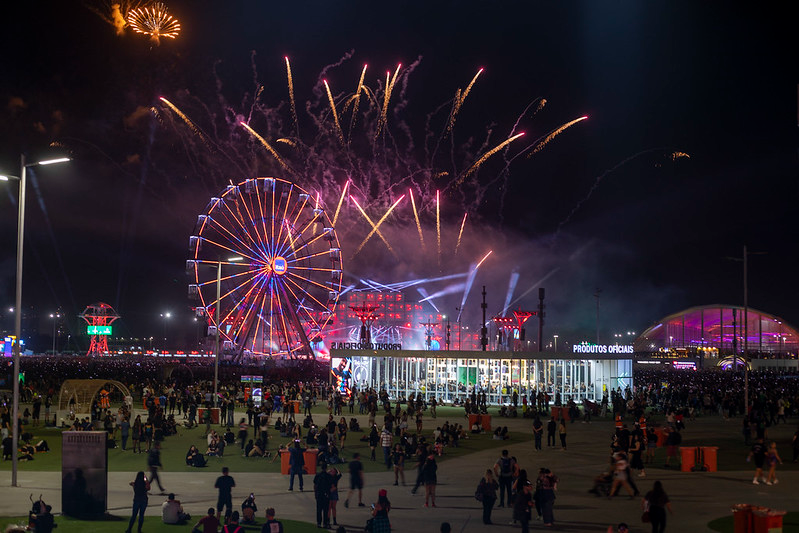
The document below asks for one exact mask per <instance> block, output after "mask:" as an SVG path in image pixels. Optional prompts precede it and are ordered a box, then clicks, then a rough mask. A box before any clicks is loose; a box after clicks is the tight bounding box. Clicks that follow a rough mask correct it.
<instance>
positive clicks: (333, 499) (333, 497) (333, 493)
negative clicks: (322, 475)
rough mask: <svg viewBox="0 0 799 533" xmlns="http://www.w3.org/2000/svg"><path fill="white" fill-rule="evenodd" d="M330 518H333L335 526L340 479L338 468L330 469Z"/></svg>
mask: <svg viewBox="0 0 799 533" xmlns="http://www.w3.org/2000/svg"><path fill="white" fill-rule="evenodd" d="M329 473H330V518H331V519H332V520H333V525H334V526H337V525H338V522H336V505H337V504H338V482H339V480H340V479H341V473H339V471H338V469H336V468H331V469H330V472H329Z"/></svg>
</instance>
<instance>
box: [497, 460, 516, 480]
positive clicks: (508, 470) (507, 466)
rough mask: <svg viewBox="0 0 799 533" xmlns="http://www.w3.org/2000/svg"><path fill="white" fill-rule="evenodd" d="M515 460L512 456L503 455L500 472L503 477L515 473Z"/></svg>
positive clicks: (500, 461)
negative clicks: (513, 460)
mask: <svg viewBox="0 0 799 533" xmlns="http://www.w3.org/2000/svg"><path fill="white" fill-rule="evenodd" d="M512 467H513V462H512V460H511V458H510V457H501V458H500V459H499V473H500V475H501V476H502V477H508V476H510V475H512V474H513V468H512Z"/></svg>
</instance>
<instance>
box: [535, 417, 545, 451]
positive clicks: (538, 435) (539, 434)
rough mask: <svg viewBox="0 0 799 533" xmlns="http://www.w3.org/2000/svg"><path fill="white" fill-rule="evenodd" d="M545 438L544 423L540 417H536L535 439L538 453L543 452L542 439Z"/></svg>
mask: <svg viewBox="0 0 799 533" xmlns="http://www.w3.org/2000/svg"><path fill="white" fill-rule="evenodd" d="M543 436H544V423H543V422H541V418H539V416H538V415H535V420H534V421H533V439H534V440H535V449H536V451H539V452H540V451H541V439H542V438H543Z"/></svg>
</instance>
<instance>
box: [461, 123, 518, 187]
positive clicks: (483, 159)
mask: <svg viewBox="0 0 799 533" xmlns="http://www.w3.org/2000/svg"><path fill="white" fill-rule="evenodd" d="M523 135H524V132H521V133H517V134H516V135H514V136H513V137H509V138H507V139H505V140H504V141H502V142H501V143H499V144H498V145H496V146H495V147H494V148H492V149H491V150H489V151H487V152H486V153H485V154H483V156H482V157H481V158H480V159H478V160H477V161H476V162H475V163H474V164H473V165H472V166H470V167H469V169H468V170H467V171H466V172H464V173H463V174H462V175H461V177H460V178H458V179H457V180H456V181H455V183H453V184H452V185H453V186H455V187H457V186H458V185H460V184H461V183H463V180H465V179H466V178H468V177H469V176H471V175H472V174H473V173H474V172H475V171H476V170H477V169H478V168H480V165H482V164H483V163H485V162H486V161H487V160H488V158H489V157H491V156H492V155H494V154H496V153H497V152H499V151H500V150H502V149H503V148H505V147H506V146H507V145H509V144H510V143H512V142H513V141H515V140H516V139H518V138H519V137H521V136H523Z"/></svg>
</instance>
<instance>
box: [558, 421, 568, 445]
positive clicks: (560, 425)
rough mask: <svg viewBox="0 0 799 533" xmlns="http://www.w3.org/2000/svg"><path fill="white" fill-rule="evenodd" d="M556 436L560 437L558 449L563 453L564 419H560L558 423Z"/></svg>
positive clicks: (564, 441) (564, 438)
mask: <svg viewBox="0 0 799 533" xmlns="http://www.w3.org/2000/svg"><path fill="white" fill-rule="evenodd" d="M558 435H560V449H561V450H563V451H564V452H565V451H566V421H565V420H564V419H562V418H561V419H560V423H559V424H558Z"/></svg>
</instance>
